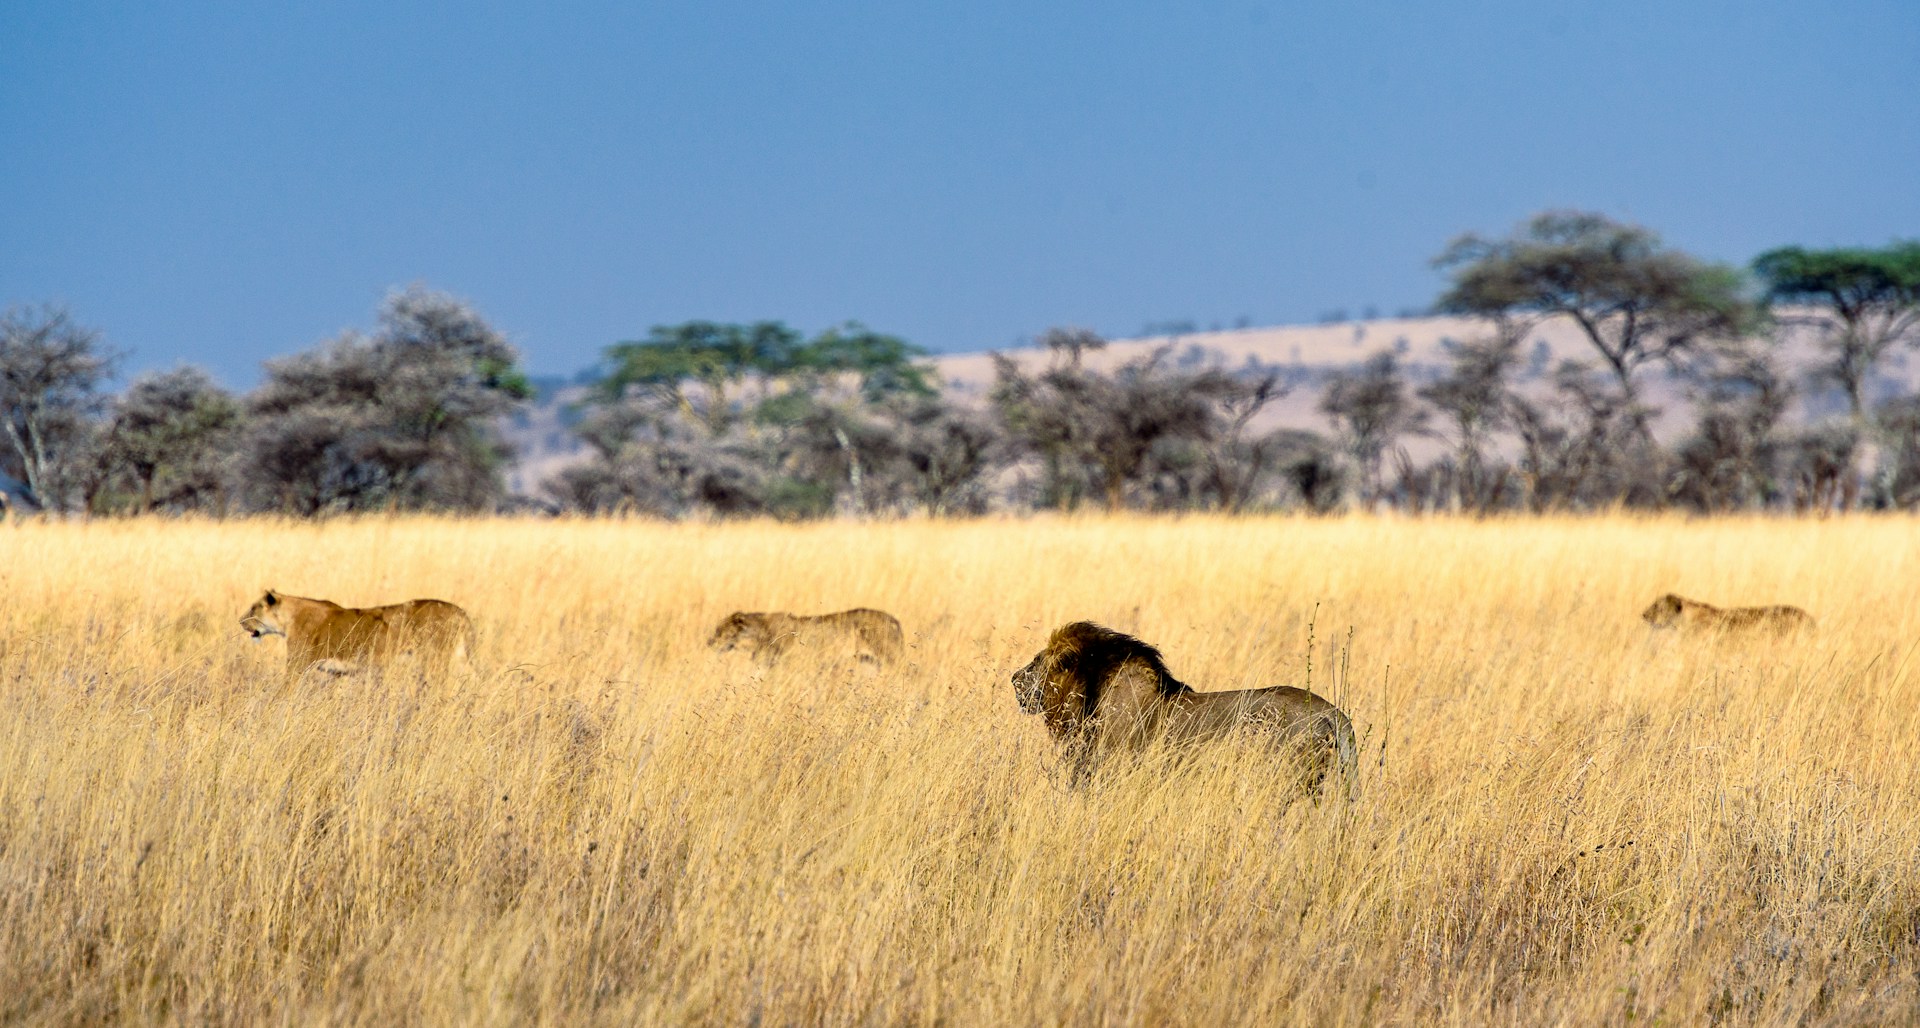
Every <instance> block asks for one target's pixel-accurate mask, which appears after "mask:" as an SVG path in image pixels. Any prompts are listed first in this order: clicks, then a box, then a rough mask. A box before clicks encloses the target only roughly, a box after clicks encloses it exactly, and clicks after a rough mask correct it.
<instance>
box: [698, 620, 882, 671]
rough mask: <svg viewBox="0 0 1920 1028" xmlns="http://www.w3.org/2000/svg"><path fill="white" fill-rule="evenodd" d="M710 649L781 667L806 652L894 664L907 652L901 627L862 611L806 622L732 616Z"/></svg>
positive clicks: (718, 630) (716, 633) (715, 634)
mask: <svg viewBox="0 0 1920 1028" xmlns="http://www.w3.org/2000/svg"><path fill="white" fill-rule="evenodd" d="M707 645H708V646H710V647H712V648H713V649H715V650H718V651H720V652H721V653H726V652H729V651H731V650H736V649H743V650H746V651H747V652H748V653H751V654H752V655H753V656H754V657H755V658H756V659H758V660H759V661H760V662H761V663H763V664H767V665H769V666H771V665H773V664H777V663H779V662H780V661H781V660H782V659H783V658H785V657H786V656H787V655H789V654H791V653H793V652H795V651H799V650H804V651H807V652H809V653H811V654H813V655H814V656H815V657H817V658H820V659H829V660H831V659H845V658H849V657H851V658H854V659H857V660H862V661H873V662H875V663H878V664H891V663H893V662H894V661H896V660H899V659H900V655H901V654H902V653H904V652H905V651H906V645H907V644H906V636H905V634H904V633H902V632H901V631H900V622H899V621H898V620H897V619H896V618H894V616H893V615H891V614H888V613H887V612H885V611H881V610H871V609H868V608H865V607H857V608H855V609H853V610H843V611H840V612H839V613H836V614H820V615H817V616H813V617H806V616H802V615H798V614H788V613H785V612H782V611H773V612H770V613H747V612H744V611H742V612H738V613H734V614H729V615H727V617H726V619H725V620H723V621H721V622H720V625H719V627H718V628H715V629H714V630H713V637H712V638H711V639H709V640H707Z"/></svg>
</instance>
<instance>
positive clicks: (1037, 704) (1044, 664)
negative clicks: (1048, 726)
mask: <svg viewBox="0 0 1920 1028" xmlns="http://www.w3.org/2000/svg"><path fill="white" fill-rule="evenodd" d="M1047 657H1048V651H1046V650H1041V651H1040V652H1039V653H1036V654H1034V655H1033V659H1032V660H1030V661H1028V662H1027V666H1026V667H1023V668H1021V669H1020V670H1018V671H1015V672H1014V673H1013V695H1014V697H1015V698H1016V699H1018V700H1019V701H1020V712H1021V713H1023V714H1038V713H1040V712H1042V711H1044V710H1045V709H1046V705H1045V702H1044V696H1045V691H1046V685H1047V675H1048V674H1049V673H1050V671H1051V669H1050V668H1049V667H1048V660H1047Z"/></svg>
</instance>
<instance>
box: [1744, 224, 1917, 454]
mask: <svg viewBox="0 0 1920 1028" xmlns="http://www.w3.org/2000/svg"><path fill="white" fill-rule="evenodd" d="M1753 270H1754V272H1755V274H1757V275H1759V276H1760V278H1761V280H1762V281H1764V282H1765V283H1766V285H1767V297H1768V298H1769V299H1771V300H1773V301H1775V302H1777V303H1787V304H1797V305H1804V306H1807V307H1811V308H1814V312H1813V313H1812V314H1810V315H1802V317H1803V318H1804V319H1805V320H1806V321H1808V322H1810V323H1811V324H1812V325H1813V326H1815V327H1816V329H1817V330H1818V331H1819V333H1820V344H1821V346H1822V348H1823V349H1825V350H1826V352H1827V363H1826V365H1825V366H1824V367H1823V368H1822V370H1823V371H1824V372H1825V374H1826V377H1828V378H1830V379H1831V380H1832V381H1833V382H1834V383H1836V384H1837V385H1839V386H1840V388H1841V389H1843V390H1845V391H1846V394H1847V406H1848V409H1849V410H1850V411H1851V412H1852V415H1853V419H1854V422H1855V424H1856V425H1858V426H1860V427H1862V428H1864V427H1865V424H1866V416H1867V403H1866V384H1867V381H1868V379H1869V378H1871V377H1872V375H1873V370H1874V366H1875V365H1877V364H1879V363H1880V361H1881V359H1882V358H1884V357H1885V356H1886V353H1887V351H1888V350H1890V349H1892V348H1893V347H1894V345H1895V344H1896V343H1900V342H1902V341H1906V342H1914V343H1920V241H1915V242H1907V243H1896V244H1894V245H1892V246H1888V247H1885V248H1883V249H1878V250H1875V249H1868V248H1864V247H1848V248H1843V249H1836V250H1807V249H1803V248H1801V247H1798V246H1783V247H1780V248H1779V249H1775V250H1768V251H1767V252H1766V253H1763V254H1761V255H1760V256H1759V257H1757V258H1755V259H1754V262H1753Z"/></svg>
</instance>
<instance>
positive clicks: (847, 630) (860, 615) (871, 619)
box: [820, 607, 906, 660]
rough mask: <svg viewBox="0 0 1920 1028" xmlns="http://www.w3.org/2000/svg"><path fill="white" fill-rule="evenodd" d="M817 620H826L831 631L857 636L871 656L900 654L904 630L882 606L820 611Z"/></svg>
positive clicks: (896, 655) (889, 658)
mask: <svg viewBox="0 0 1920 1028" xmlns="http://www.w3.org/2000/svg"><path fill="white" fill-rule="evenodd" d="M820 620H822V621H825V622H827V623H829V624H830V625H831V626H832V627H833V630H834V631H835V632H838V633H840V634H851V635H855V636H858V637H859V638H860V640H861V641H863V642H865V643H866V644H867V646H868V647H869V648H870V649H872V650H873V651H874V655H875V656H877V657H880V658H882V659H885V660H892V659H894V658H895V657H898V656H900V653H901V651H902V650H903V649H905V648H906V633H905V632H903V631H901V629H900V619H899V618H896V617H894V616H893V615H892V614H889V613H887V612H886V611H884V610H874V609H873V608H871V607H856V608H854V609H852V610H843V611H840V612H839V613H837V614H824V615H822V616H821V618H820Z"/></svg>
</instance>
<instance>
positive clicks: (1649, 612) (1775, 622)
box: [1640, 593, 1813, 635]
mask: <svg viewBox="0 0 1920 1028" xmlns="http://www.w3.org/2000/svg"><path fill="white" fill-rule="evenodd" d="M1640 617H1641V619H1642V620H1644V621H1646V623H1647V624H1649V625H1652V626H1653V627H1655V628H1678V629H1680V630H1681V631H1683V632H1745V631H1765V632H1773V633H1775V634H1782V635H1784V634H1786V633H1788V632H1795V631H1799V630H1801V629H1807V628H1812V627H1813V616H1812V615H1811V614H1808V613H1807V612H1806V611H1804V610H1801V609H1800V608H1799V607H1785V606H1775V607H1730V608H1727V609H1724V610H1723V609H1721V608H1719V607H1716V606H1714V605H1712V604H1710V603H1700V602H1698V601H1695V600H1689V599H1687V598H1686V597H1684V596H1681V595H1679V594H1677V593H1668V594H1666V595H1665V596H1662V597H1660V598H1659V599H1657V600H1655V601H1653V603H1652V604H1651V605H1650V606H1648V607H1647V609H1646V610H1643V611H1641V612H1640Z"/></svg>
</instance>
